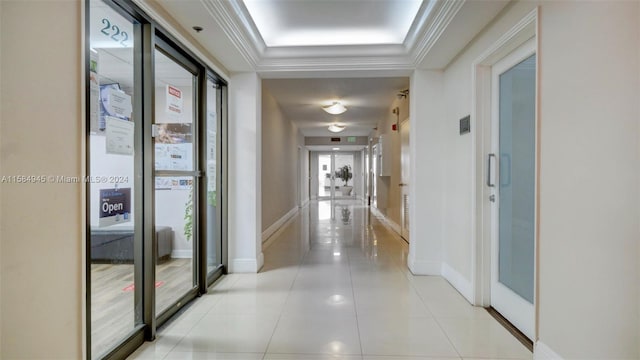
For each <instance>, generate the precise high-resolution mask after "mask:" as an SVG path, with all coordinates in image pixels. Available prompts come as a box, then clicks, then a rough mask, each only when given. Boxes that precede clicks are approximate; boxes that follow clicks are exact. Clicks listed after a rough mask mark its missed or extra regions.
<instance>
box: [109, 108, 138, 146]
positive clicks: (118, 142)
mask: <svg viewBox="0 0 640 360" xmlns="http://www.w3.org/2000/svg"><path fill="white" fill-rule="evenodd" d="M106 125H107V128H106V130H105V133H106V137H107V138H106V140H107V141H106V143H107V154H121V155H133V132H134V123H133V121H127V120H121V119H118V118H114V117H111V116H107V117H106Z"/></svg>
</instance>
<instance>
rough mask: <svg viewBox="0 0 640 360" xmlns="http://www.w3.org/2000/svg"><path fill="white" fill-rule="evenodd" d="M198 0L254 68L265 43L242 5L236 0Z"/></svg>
mask: <svg viewBox="0 0 640 360" xmlns="http://www.w3.org/2000/svg"><path fill="white" fill-rule="evenodd" d="M200 1H201V3H202V5H203V6H204V7H205V8H206V9H207V11H208V12H209V15H211V17H212V18H213V19H214V20H215V22H216V23H218V25H219V26H220V27H221V28H222V29H223V31H224V33H225V35H226V36H227V38H228V39H229V40H230V41H231V43H232V44H233V46H234V47H235V48H236V49H237V50H238V51H239V52H240V54H241V55H242V57H243V58H244V59H245V60H246V61H247V62H248V63H249V64H250V65H251V66H252V67H253V68H255V67H256V65H257V64H258V63H259V61H260V58H261V57H262V53H264V49H265V48H266V45H265V43H264V40H262V36H260V32H258V29H257V28H256V26H255V24H254V23H253V20H251V17H250V16H249V13H248V12H247V11H246V8H245V7H244V5H242V4H240V2H239V1H236V0H228V1H218V0H200Z"/></svg>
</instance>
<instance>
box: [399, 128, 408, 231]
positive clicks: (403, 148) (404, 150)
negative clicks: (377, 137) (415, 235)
mask: <svg viewBox="0 0 640 360" xmlns="http://www.w3.org/2000/svg"><path fill="white" fill-rule="evenodd" d="M409 131H410V127H409V118H407V119H405V120H404V121H403V122H402V123H401V124H400V153H401V154H400V167H401V173H402V174H401V177H400V179H401V182H400V186H401V188H402V189H401V191H400V194H401V196H402V202H401V204H402V209H401V211H400V212H401V220H402V226H401V232H402V234H401V235H402V237H403V238H404V239H405V240H406V241H407V242H408V241H409V219H410V216H409V174H410V166H409V164H410V158H409Z"/></svg>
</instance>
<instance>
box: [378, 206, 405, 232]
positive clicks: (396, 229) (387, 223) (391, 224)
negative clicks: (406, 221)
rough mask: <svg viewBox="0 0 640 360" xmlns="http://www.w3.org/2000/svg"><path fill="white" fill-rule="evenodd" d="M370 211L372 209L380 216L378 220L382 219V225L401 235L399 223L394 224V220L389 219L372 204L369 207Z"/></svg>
mask: <svg viewBox="0 0 640 360" xmlns="http://www.w3.org/2000/svg"><path fill="white" fill-rule="evenodd" d="M371 211H373V213H375V214H376V215H377V216H378V217H379V218H380V220H382V225H385V226H386V227H388V228H389V229H391V230H393V231H394V232H395V233H396V234H398V235H399V236H402V229H401V228H400V225H398V224H396V222H395V221H393V220H391V219H389V218H388V217H387V216H386V215H385V214H383V213H382V212H380V210H378V209H377V208H375V207H373V206H372V207H371Z"/></svg>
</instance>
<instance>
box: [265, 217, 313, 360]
mask: <svg viewBox="0 0 640 360" xmlns="http://www.w3.org/2000/svg"><path fill="white" fill-rule="evenodd" d="M306 214H307V216H309V217H311V215H310V214H309V212H308V211H307V212H306ZM302 216H304V213H303V212H302V211H298V213H297V214H296V216H294V217H292V218H291V219H290V221H289V222H288V223H287V225H286V227H289V226H292V224H294V223H295V221H294V220H296V221H297V220H298V219H297V218H299V217H302ZM309 220H310V219H309ZM284 230H285V229H283V232H284ZM309 237H311V235H309ZM309 240H311V239H309ZM280 241H282V238H281V237H279V238H278V239H276V240H274V241H273V242H272V243H271V245H273V244H275V243H277V242H280ZM310 250H311V248H309V249H307V251H306V252H305V254H304V256H303V257H302V259H300V262H299V263H298V265H297V267H298V269H297V270H296V276H294V277H293V281H292V282H291V285H290V286H289V291H288V293H287V297H286V298H285V299H284V305H283V306H282V309H281V310H280V315H278V320H277V321H276V325H275V326H274V327H273V332H271V336H270V337H269V341H268V342H267V348H266V349H264V354H263V355H262V359H263V360H264V359H265V358H266V357H267V354H268V353H269V346H271V341H273V336H274V335H275V334H276V330H278V325H279V324H280V320H281V319H282V314H283V313H284V309H285V306H286V305H287V301H288V300H289V297H291V291H292V290H293V286H294V285H295V283H296V280H297V279H298V276H299V275H300V270H301V269H302V264H303V263H304V259H306V257H307V255H308V254H309V251H310Z"/></svg>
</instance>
